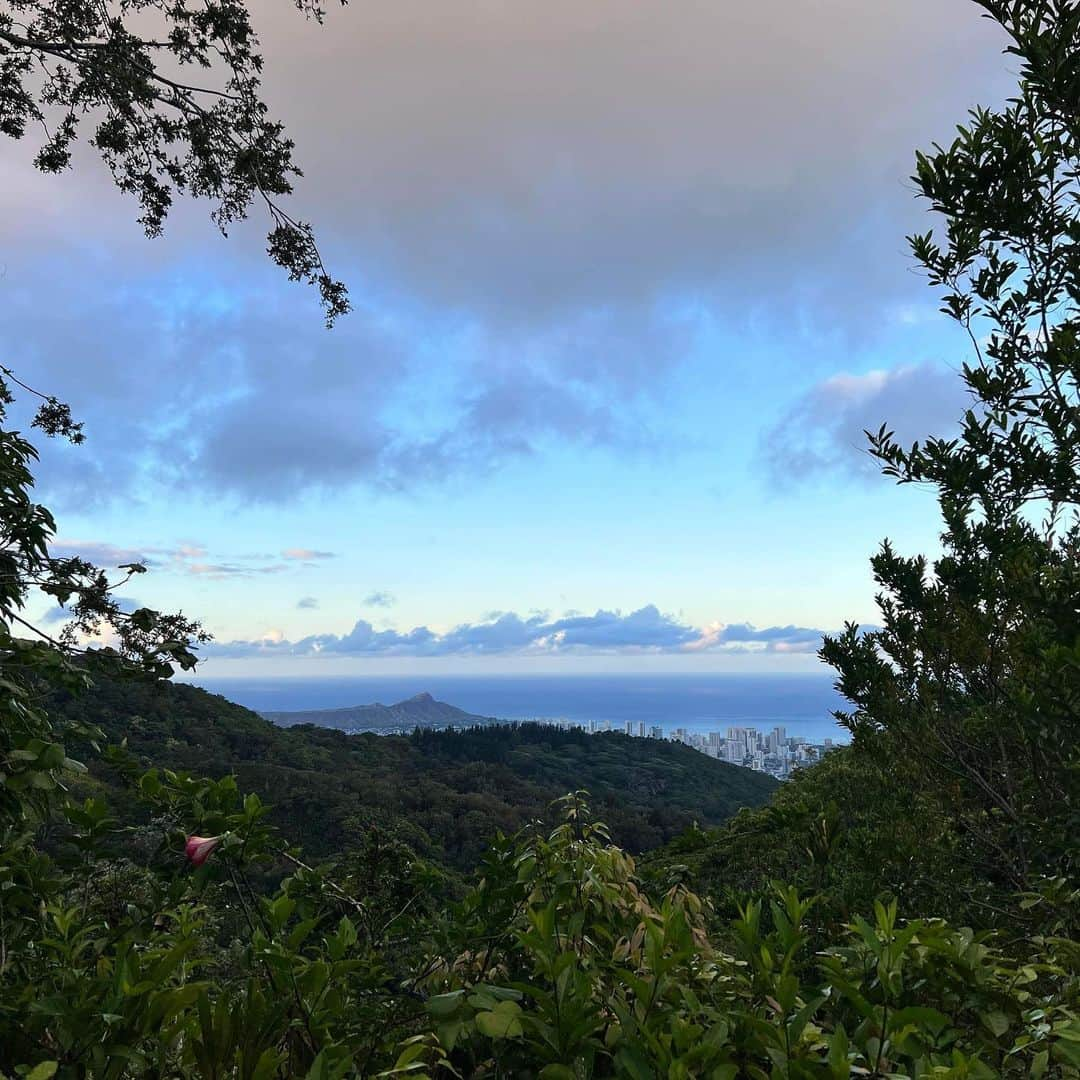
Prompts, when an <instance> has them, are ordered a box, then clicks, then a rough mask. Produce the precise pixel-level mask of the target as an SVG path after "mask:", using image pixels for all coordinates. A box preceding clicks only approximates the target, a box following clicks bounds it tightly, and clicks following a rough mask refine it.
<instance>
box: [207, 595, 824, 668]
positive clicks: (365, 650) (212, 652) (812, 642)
mask: <svg viewBox="0 0 1080 1080" xmlns="http://www.w3.org/2000/svg"><path fill="white" fill-rule="evenodd" d="M823 633H824V631H822V630H815V629H810V628H807V627H799V626H774V627H764V628H761V629H758V628H755V627H753V626H751V625H750V624H748V623H733V624H730V625H725V624H722V623H716V624H713V625H711V626H708V627H704V628H698V627H694V626H691V625H689V624H687V623H685V622H683V621H681V620H680V619H678V618H677V617H675V616H674V615H669V614H665V613H663V612H661V611H660V610H659V609H658V608H657V607H656V606H655V605H653V604H648V605H646V606H645V607H642V608H639V609H638V610H637V611H631V612H628V613H625V614H624V613H623V612H621V611H605V610H600V611H597V612H596V613H595V614H593V615H580V614H574V615H568V616H564V617H562V618H559V619H551V618H550V617H549V616H548V615H547V614H546V613H543V612H540V613H537V614H533V615H528V616H524V617H523V616H521V615H518V614H516V613H515V612H493V613H492V614H491V615H490V616H489V617H488V618H486V619H484V620H482V621H480V622H475V623H462V624H461V625H459V626H455V627H453V628H452V629H450V630H447V631H446V632H444V633H438V632H436V631H434V630H432V629H430V628H429V627H427V626H417V627H414V628H413V629H411V630H409V631H407V632H401V631H398V630H393V629H385V630H376V629H375V627H374V626H372V624H371V623H370V622H368V621H367V620H366V619H359V620H357V622H356V623H355V625H354V626H353V628H352V629H351V630H350V631H349V632H348V633H347V634H342V635H338V634H313V635H310V636H309V637H305V638H301V639H299V640H297V641H289V640H288V639H286V638H284V637H283V636H281V635H279V634H273V635H268V636H266V637H264V638H260V639H253V640H247V641H242V640H241V641H228V642H215V643H213V644H211V645H209V646H207V648H206V650H205V655H206V656H207V657H209V658H216V659H230V658H239V657H259V656H282V655H287V656H375V655H380V656H420V657H423V656H494V655H505V654H512V653H559V652H590V651H591V652H598V653H638V652H648V653H677V652H716V653H725V654H736V653H738V654H742V653H745V654H755V653H813V652H815V651H816V650H817V649H818V648H819V647H820V644H821V638H822V635H823Z"/></svg>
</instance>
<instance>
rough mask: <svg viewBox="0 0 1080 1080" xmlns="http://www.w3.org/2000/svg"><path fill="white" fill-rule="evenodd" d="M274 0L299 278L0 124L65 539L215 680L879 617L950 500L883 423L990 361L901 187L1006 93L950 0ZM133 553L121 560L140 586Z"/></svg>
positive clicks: (705, 640) (964, 7)
mask: <svg viewBox="0 0 1080 1080" xmlns="http://www.w3.org/2000/svg"><path fill="white" fill-rule="evenodd" d="M741 7H742V9H740V10H737V9H736V8H734V7H733V6H732V5H725V4H716V3H713V4H703V3H696V2H690V0H678V2H676V3H667V4H659V3H657V4H652V3H649V4H642V5H626V4H624V3H619V2H615V0H596V2H594V3H591V4H589V5H580V4H577V3H570V2H556V3H552V4H547V5H543V6H534V7H532V8H527V7H520V6H511V5H505V6H499V5H493V4H490V3H488V2H486V0H453V2H450V3H447V4H444V5H439V6H438V8H437V9H436V8H433V7H432V6H431V5H429V4H421V3H419V2H418V0H417V2H412V0H396V2H395V3H393V4H391V3H389V2H387V0H379V2H374V0H368V2H363V3H353V4H351V5H350V6H349V8H348V9H346V10H344V11H340V12H339V11H335V12H333V13H332V15H331V18H330V20H329V22H328V25H327V26H326V27H324V28H322V29H321V30H320V29H319V28H318V27H315V26H309V25H306V24H304V23H303V21H302V20H297V18H295V13H294V12H292V11H291V10H288V5H283V6H282V9H281V10H280V11H274V12H271V13H267V14H266V15H265V17H264V16H263V14H262V13H261V12H260V17H259V26H260V31H261V35H262V39H263V46H264V52H265V55H266V61H267V94H268V96H269V98H270V101H271V104H272V106H273V107H274V109H275V110H276V111H277V112H278V113H280V114H281V115H282V117H283V119H284V120H285V121H286V123H287V125H288V126H289V128H290V130H291V133H292V134H293V136H294V137H295V138H296V140H297V143H298V157H299V159H300V160H301V162H302V164H303V166H304V168H305V173H306V176H305V179H304V180H303V181H302V182H301V183H300V184H299V185H298V190H297V194H296V197H295V203H296V208H297V212H298V213H299V214H300V215H301V216H303V217H304V218H306V219H310V220H312V221H313V222H314V223H315V225H316V227H317V229H318V230H319V232H320V236H321V241H322V246H323V248H324V253H325V255H326V256H327V258H328V260H329V262H330V263H331V265H332V268H333V271H334V273H335V274H337V275H338V276H341V277H344V278H345V279H346V280H347V282H348V283H349V285H350V288H351V293H352V298H353V302H354V307H355V310H354V312H353V313H352V314H351V315H350V316H349V317H348V318H347V319H345V320H343V321H342V322H341V323H340V324H339V326H338V327H337V328H336V329H335V330H333V331H331V332H327V331H326V330H325V329H324V328H323V327H322V323H321V320H320V317H319V313H318V310H317V305H316V302H315V298H314V297H312V296H310V295H307V294H306V293H305V292H304V291H303V290H301V289H299V288H298V287H296V286H291V285H289V284H288V283H287V282H285V281H283V280H282V279H281V277H280V276H279V275H278V274H277V273H276V272H275V269H274V268H273V267H270V266H268V265H266V264H265V261H264V259H263V257H262V254H261V253H262V241H261V234H260V231H259V228H258V226H259V225H261V222H253V223H252V225H251V227H250V228H248V227H242V228H240V229H238V230H236V232H235V234H234V235H232V236H230V237H229V239H228V240H223V239H222V238H220V237H219V236H217V235H216V234H215V232H214V231H213V229H212V227H211V226H210V224H209V223H208V221H207V220H206V215H205V209H206V208H205V207H200V206H198V205H195V206H190V205H185V206H182V207H178V209H177V211H176V212H175V214H174V216H173V218H172V219H171V222H170V225H169V228H168V232H167V235H166V236H165V237H164V238H163V239H160V240H155V241H152V242H151V241H147V240H145V239H144V238H143V237H142V236H141V235H140V233H139V230H138V227H137V225H136V224H135V223H134V220H133V219H134V216H135V214H134V210H133V207H132V206H130V205H128V204H126V203H125V202H124V200H123V198H122V197H121V196H120V195H118V194H116V193H115V192H113V191H112V189H111V188H110V185H109V183H108V180H107V178H106V177H105V176H104V175H103V173H102V170H101V169H100V167H98V166H97V165H96V163H95V162H94V161H93V159H92V157H91V156H89V155H87V156H85V158H84V159H83V160H82V161H80V162H78V163H77V168H76V170H75V171H74V172H73V173H72V174H70V175H68V176H65V177H62V178H59V179H55V178H42V177H37V176H36V175H35V174H34V173H33V171H32V169H31V168H30V166H29V164H28V162H29V159H30V157H31V152H30V147H29V146H26V145H20V144H14V143H6V144H4V145H3V146H2V147H0V201H2V202H3V209H4V211H5V213H4V215H3V219H4V222H5V224H4V225H3V226H0V227H2V228H3V230H4V233H5V236H4V260H3V261H4V269H5V273H4V277H3V282H2V287H3V288H4V290H5V291H6V294H7V295H6V303H5V304H4V305H3V306H2V308H0V344H2V348H3V351H4V355H5V358H6V359H5V362H6V363H10V364H12V366H14V367H15V368H16V369H17V370H18V372H19V374H20V375H22V376H24V377H25V378H27V380H28V381H32V382H33V383H34V384H35V385H40V386H42V387H43V388H45V389H47V390H48V391H49V392H52V393H55V394H57V395H58V396H61V397H63V398H65V399H66V400H68V401H70V402H71V404H72V405H73V407H74V409H75V411H76V413H77V414H79V415H80V416H81V417H82V418H84V419H85V421H86V430H87V435H88V442H87V444H86V445H84V446H83V447H81V448H78V449H72V448H67V447H61V446H47V447H43V461H42V468H41V490H42V493H43V495H44V496H46V497H47V498H48V499H49V500H50V502H51V503H52V504H53V505H54V506H55V507H56V509H57V511H58V520H59V526H60V527H59V540H58V543H57V550H58V551H79V552H81V553H84V554H87V555H88V556H91V557H94V558H96V559H98V560H99V561H100V562H102V563H103V564H105V565H109V564H116V563H119V562H123V561H127V560H128V559H129V558H131V557H136V556H138V557H142V558H145V559H146V560H147V561H148V562H149V563H150V565H151V567H152V573H150V574H148V575H146V576H144V577H142V578H140V579H139V580H138V581H137V582H136V583H135V585H134V586H132V589H133V593H132V597H131V599H132V600H133V601H135V602H138V603H143V604H149V605H153V606H157V607H161V608H164V609H176V608H182V609H183V610H184V611H185V612H186V613H188V614H190V615H194V616H198V617H201V618H202V619H203V620H204V621H205V623H206V626H207V627H208V628H209V629H210V630H211V631H212V632H213V633H214V635H215V638H216V644H215V645H214V646H212V647H211V648H210V649H209V650H208V659H207V660H206V662H205V669H204V673H205V674H207V675H218V676H221V675H230V674H236V675H240V674H245V675H246V674H253V673H267V674H271V673H272V674H318V673H327V674H342V673H350V672H356V673H365V672H367V673H375V672H380V673H390V672H395V673H396V672H405V671H417V672H423V671H431V672H436V671H438V672H446V671H457V670H461V671H473V672H475V671H481V670H485V671H508V672H509V671H523V670H527V671H538V670H552V671H634V670H641V669H643V668H646V669H652V670H696V671H702V670H740V671H773V670H807V669H809V668H812V667H814V665H815V663H816V661H815V660H814V658H813V652H814V650H815V648H816V643H817V641H818V640H819V637H820V632H821V631H822V630H833V629H836V628H838V627H839V626H840V625H841V624H842V623H843V621H844V620H845V619H853V620H856V621H860V622H863V623H872V622H873V620H874V604H873V585H872V582H871V581H870V577H869V570H868V562H867V560H868V556H869V555H870V553H871V552H872V550H873V549H874V547H875V546H876V545H877V544H878V543H879V542H880V540H881V539H882V538H883V537H884V536H886V535H887V536H889V537H890V538H891V539H892V540H893V541H894V542H895V543H896V544H897V546H898V547H899V548H901V549H902V550H908V551H915V550H921V551H931V552H932V551H933V549H934V543H935V536H936V533H937V516H936V511H935V506H934V503H933V499H932V495H931V493H928V492H925V491H916V490H903V491H900V490H897V489H895V488H893V487H891V486H890V485H888V484H887V483H885V482H883V481H881V480H880V479H878V478H876V477H875V476H874V474H873V471H872V469H871V468H869V466H868V463H867V461H866V458H865V455H864V454H863V453H862V451H861V449H860V446H861V436H860V432H861V430H862V428H864V427H867V426H874V427H876V426H877V425H878V424H879V423H881V422H882V421H888V422H889V423H891V424H893V425H894V426H895V427H896V428H897V430H898V431H900V432H901V433H903V434H905V435H908V436H910V437H912V438H914V437H918V436H919V435H923V434H927V433H931V432H934V433H940V432H942V431H946V430H948V427H949V425H950V423H952V421H953V419H954V418H955V416H956V415H957V414H958V411H959V409H960V408H962V406H963V397H962V395H961V393H960V390H959V385H958V379H957V378H956V375H955V371H956V369H957V368H958V366H959V365H960V364H961V363H962V362H963V360H964V359H965V358H966V356H967V353H966V350H965V343H964V340H963V338H962V336H961V335H960V334H959V333H958V332H957V331H956V329H955V328H954V327H953V326H952V325H951V324H949V323H948V322H947V321H946V320H944V319H943V318H942V317H941V316H939V315H937V314H936V306H937V305H936V303H935V298H934V296H933V294H932V293H931V292H930V290H928V289H927V288H926V287H925V286H924V285H923V284H922V282H921V281H920V280H919V278H918V277H917V275H916V274H915V273H914V272H913V269H912V266H911V262H910V258H909V257H908V256H907V254H906V251H905V245H904V242H903V236H904V234H905V232H908V231H911V230H912V229H914V228H924V227H926V225H927V223H928V219H927V217H926V212H925V208H922V207H920V206H919V205H918V204H917V203H916V202H915V201H914V199H913V198H912V193H911V185H910V183H909V182H908V181H907V180H906V179H905V178H906V177H907V176H908V174H909V173H910V171H911V162H912V158H913V151H914V149H915V147H917V146H926V145H928V144H929V143H930V142H931V141H932V140H934V139H946V138H948V137H949V134H950V132H951V130H952V128H953V125H954V124H955V123H956V122H957V121H959V120H961V119H962V117H963V115H964V113H965V111H966V110H967V109H968V108H969V107H971V106H973V105H975V104H976V103H987V104H994V103H996V102H998V101H1000V100H1001V98H1002V97H1003V96H1004V94H1005V93H1006V92H1007V90H1008V87H1009V79H1010V77H1009V70H1008V64H1007V62H1006V61H1005V60H1004V59H1003V58H1002V57H1001V56H1000V46H1001V42H1000V41H999V39H998V38H997V36H996V34H995V32H994V28H993V27H992V26H991V25H990V24H989V23H987V22H986V21H985V20H982V19H980V18H979V15H978V10H977V8H976V7H975V5H974V4H972V3H969V2H967V0H948V2H942V0H911V2H909V3H905V4H903V5H885V4H881V5H876V4H866V3H864V2H856V0H830V2H826V3H822V4H815V5H807V4H805V3H801V2H797V0H766V2H763V3H761V4H757V5H753V6H752V10H746V9H748V8H750V7H751V6H749V5H742V6H741ZM136 586H137V588H136Z"/></svg>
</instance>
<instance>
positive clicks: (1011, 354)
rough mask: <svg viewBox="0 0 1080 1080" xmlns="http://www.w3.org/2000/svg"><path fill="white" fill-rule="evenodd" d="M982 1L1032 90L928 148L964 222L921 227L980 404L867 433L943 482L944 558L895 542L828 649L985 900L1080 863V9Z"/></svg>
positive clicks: (881, 448)
mask: <svg viewBox="0 0 1080 1080" xmlns="http://www.w3.org/2000/svg"><path fill="white" fill-rule="evenodd" d="M977 2H978V3H979V6H980V7H982V8H984V9H985V11H986V13H987V15H988V16H989V17H991V18H993V19H994V20H996V21H997V22H998V23H1000V24H1001V26H1002V27H1003V28H1004V29H1005V30H1006V32H1007V33H1008V35H1009V40H1010V45H1009V50H1008V51H1009V52H1010V53H1011V54H1013V55H1014V56H1015V57H1016V58H1017V60H1018V61H1019V65H1020V83H1019V87H1018V91H1017V94H1016V96H1015V98H1013V99H1012V100H1010V101H1009V102H1008V104H1007V105H1006V107H1004V108H1002V109H1000V110H997V111H994V110H989V109H977V110H975V111H973V112H972V113H971V115H970V117H969V118H968V122H967V123H966V124H965V125H964V126H962V127H960V128H959V132H958V135H957V137H956V139H955V141H954V142H953V143H952V144H951V145H949V146H937V145H935V146H934V147H933V149H932V151H931V152H929V153H924V154H919V155H918V158H917V172H916V174H915V177H914V180H915V182H916V184H917V185H918V189H919V192H920V195H921V196H922V197H924V198H925V199H927V200H928V201H929V202H930V204H931V205H932V207H933V209H934V210H935V211H936V212H937V213H938V214H940V215H941V216H942V217H943V218H944V226H943V228H942V229H941V230H940V232H934V231H931V232H927V233H925V234H922V235H915V236H912V237H910V239H909V242H910V245H911V250H912V252H913V253H914V256H915V259H916V260H917V262H918V263H919V264H920V265H921V266H922V267H923V268H924V269H925V271H926V273H927V275H928V277H929V281H930V284H931V285H932V286H935V287H937V288H938V289H940V290H941V293H942V310H943V311H944V312H945V313H947V314H948V315H949V316H951V317H952V318H954V319H955V320H957V321H958V322H959V323H960V324H961V325H962V326H963V327H964V328H965V330H966V331H967V333H968V335H969V337H970V343H971V350H972V356H971V358H970V359H969V361H968V362H967V363H965V364H964V366H963V379H964V381H965V383H966V384H967V387H968V389H969V391H970V393H971V399H972V400H971V406H970V408H969V409H968V410H967V412H966V413H965V415H964V417H963V418H962V421H961V424H960V426H959V430H958V431H957V432H956V433H955V434H954V435H952V436H951V437H948V438H933V439H928V440H926V441H925V442H922V443H916V444H914V445H912V446H910V447H904V446H902V445H900V444H899V443H898V442H897V441H896V440H895V438H894V437H893V435H892V433H891V432H890V431H888V430H887V429H886V428H884V427H883V428H882V429H881V430H880V431H878V432H876V433H868V435H869V437H870V444H871V453H872V454H873V455H874V456H875V457H876V458H877V459H879V461H880V462H881V463H882V465H883V471H884V472H885V474H886V475H889V476H892V477H895V478H896V479H897V480H898V481H899V482H900V483H905V484H910V483H917V484H927V485H932V486H934V487H936V488H937V494H938V501H939V503H940V507H941V512H942V515H943V517H944V522H945V530H944V533H943V535H942V538H941V539H942V547H943V553H942V555H941V557H940V558H938V559H937V560H935V561H934V562H933V563H930V562H928V560H927V559H926V558H924V557H922V556H916V557H905V556H903V555H901V554H900V553H898V552H897V551H895V550H894V549H893V547H892V546H891V545H890V544H889V543H888V541H886V542H885V543H883V544H882V547H881V549H880V551H879V552H878V553H877V555H876V556H875V557H874V558H873V560H872V565H873V570H874V575H875V578H876V581H877V582H878V585H879V586H880V593H879V595H878V605H879V607H880V611H881V623H882V628H881V629H880V630H878V631H875V632H872V633H866V634H861V633H860V632H859V631H858V628H857V627H855V626H854V625H849V626H848V627H847V628H846V630H845V632H844V633H843V634H842V635H840V636H838V637H836V638H832V639H827V640H826V642H825V644H824V647H823V649H822V651H821V656H822V658H823V659H824V660H825V661H827V662H828V663H829V664H831V665H832V666H834V667H835V668H836V669H837V670H838V671H839V680H838V686H839V688H840V690H841V691H842V692H843V694H844V695H845V696H846V697H847V698H848V699H849V700H850V701H851V702H853V704H854V707H853V708H852V710H851V711H850V712H846V713H842V714H838V719H839V720H840V722H841V723H842V724H843V725H844V726H845V727H847V728H848V730H849V731H850V732H851V733H852V735H853V739H854V743H855V747H856V753H863V752H864V753H866V754H869V755H871V756H873V757H875V758H877V759H878V760H879V761H882V762H887V763H888V764H889V765H890V766H891V767H893V768H894V769H895V771H896V772H897V773H898V774H899V775H900V776H903V777H911V778H915V779H916V782H917V783H918V784H919V786H920V787H922V788H923V789H924V790H926V791H929V792H932V793H933V795H934V797H935V798H936V799H938V800H939V801H940V804H941V808H942V811H943V812H944V814H946V815H947V816H950V817H951V818H952V820H953V822H954V823H955V828H956V830H957V835H958V837H959V843H958V845H957V847H956V856H957V857H958V858H960V859H962V860H965V861H966V862H967V863H968V864H969V871H970V872H969V873H967V874H965V875H963V877H964V878H965V879H966V880H967V882H969V884H968V886H967V888H968V889H969V890H970V896H969V897H968V899H970V900H971V901H972V902H980V897H981V896H983V894H986V893H988V892H994V893H999V892H1014V893H1015V892H1019V891H1024V890H1036V889H1039V888H1044V887H1048V883H1049V881H1050V880H1051V879H1053V878H1058V877H1068V876H1072V875H1073V874H1074V873H1075V870H1076V864H1077V855H1078V852H1077V842H1076V837H1077V836H1078V835H1080V755H1078V747H1080V739H1078V733H1080V719H1078V717H1080V711H1078V710H1080V563H1078V559H1077V556H1078V549H1080V518H1078V513H1077V511H1078V503H1080V471H1078V465H1080V398H1078V389H1080V208H1078V197H1080V185H1078V183H1077V179H1078V175H1080V5H1078V4H1077V3H1075V2H1072V0H1068V2H1066V0H1047V2H1036V3H1030V2H1028V3H1017V2H1011V0H1010V2H1004V0H977Z"/></svg>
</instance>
